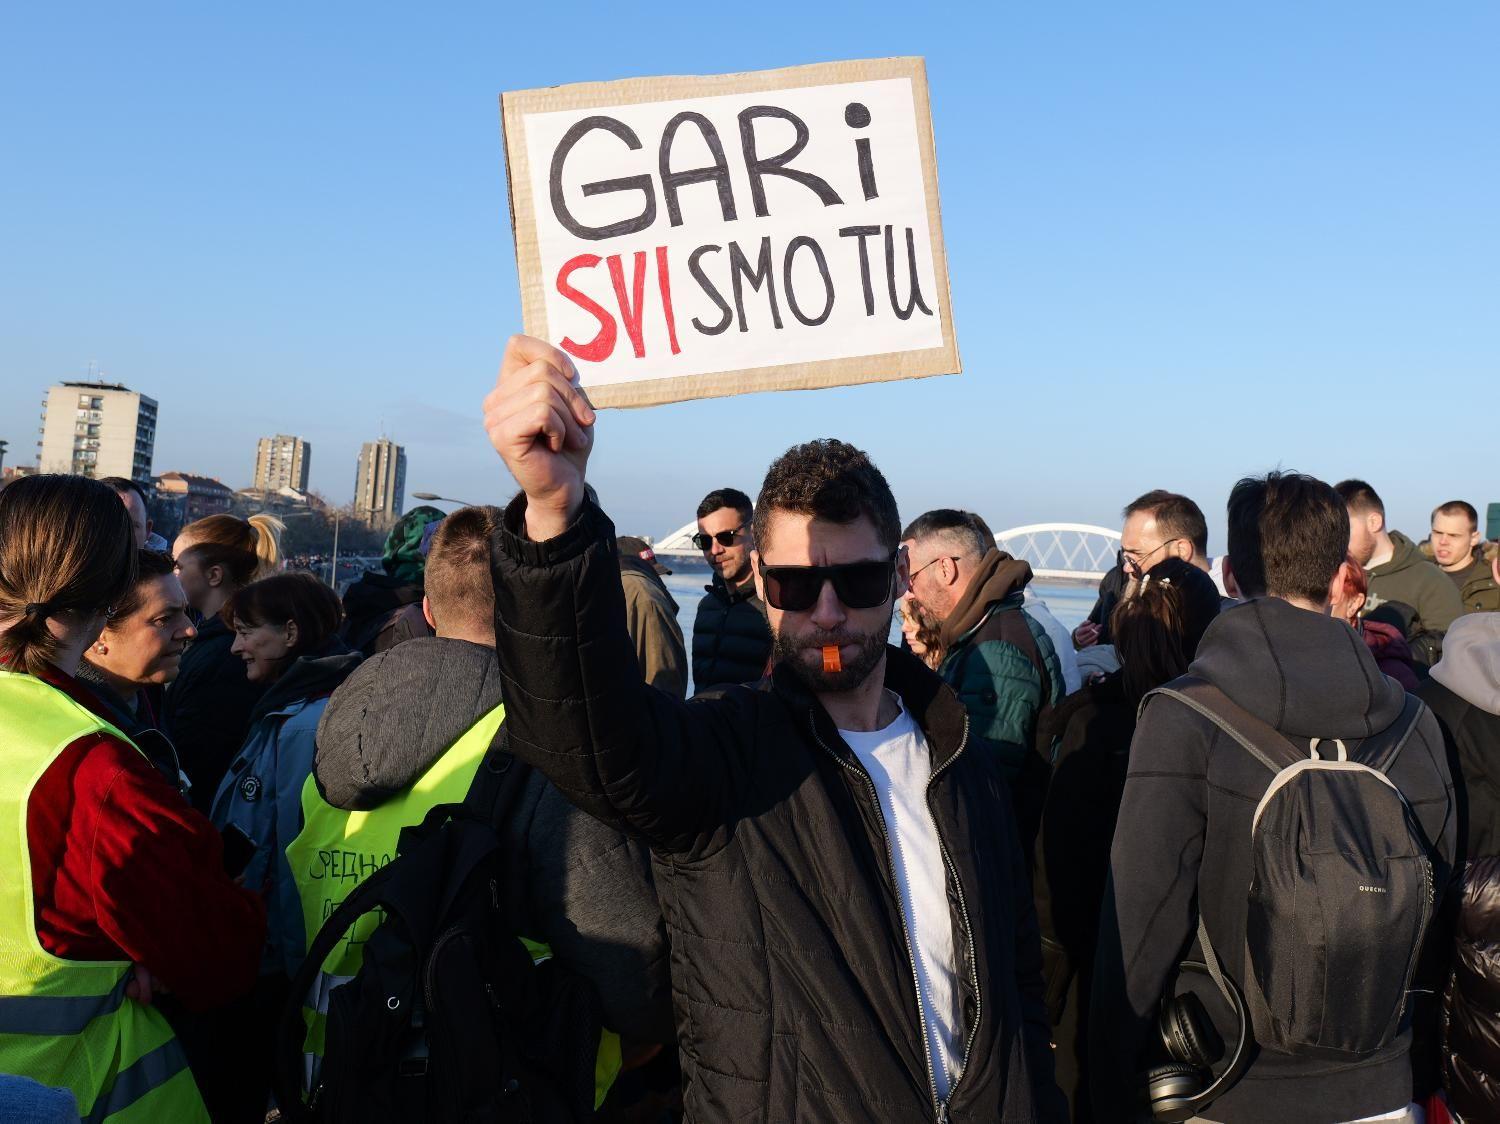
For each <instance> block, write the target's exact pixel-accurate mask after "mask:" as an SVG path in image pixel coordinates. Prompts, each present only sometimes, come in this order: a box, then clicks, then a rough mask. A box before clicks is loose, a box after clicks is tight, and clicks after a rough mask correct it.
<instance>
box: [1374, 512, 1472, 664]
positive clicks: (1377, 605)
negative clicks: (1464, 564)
mask: <svg viewBox="0 0 1500 1124" xmlns="http://www.w3.org/2000/svg"><path fill="white" fill-rule="evenodd" d="M1391 543H1392V545H1393V546H1394V547H1395V553H1393V554H1392V555H1391V557H1390V560H1389V561H1386V562H1382V563H1381V564H1380V565H1379V566H1375V567H1373V568H1372V569H1371V570H1370V571H1369V575H1370V593H1369V596H1368V598H1367V599H1366V601H1365V608H1364V612H1363V613H1362V614H1361V615H1363V616H1374V617H1375V618H1376V619H1377V620H1383V621H1385V622H1386V623H1388V624H1394V625H1396V626H1398V627H1399V628H1400V629H1401V631H1402V633H1403V634H1404V635H1405V637H1406V640H1407V643H1409V644H1410V645H1411V649H1412V656H1413V657H1414V659H1415V660H1416V662H1418V663H1420V664H1425V665H1426V666H1428V667H1431V666H1432V665H1433V664H1435V663H1436V662H1437V661H1438V657H1439V656H1441V655H1442V651H1443V633H1445V632H1447V631H1448V626H1449V625H1451V624H1452V623H1453V622H1454V620H1455V619H1456V618H1457V617H1458V616H1459V615H1460V614H1462V612H1463V602H1462V601H1461V600H1460V598H1459V595H1458V590H1457V589H1456V588H1455V587H1454V585H1453V582H1452V581H1450V580H1449V578H1448V575H1447V574H1445V573H1443V571H1442V570H1440V569H1438V567H1437V565H1436V564H1435V563H1432V562H1429V561H1427V559H1426V558H1424V557H1422V552H1421V551H1420V550H1418V549H1417V545H1416V544H1415V543H1414V542H1412V541H1411V539H1409V538H1407V537H1406V536H1405V535H1403V534H1402V533H1401V532H1400V531H1392V532H1391Z"/></svg>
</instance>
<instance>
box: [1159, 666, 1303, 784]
mask: <svg viewBox="0 0 1500 1124" xmlns="http://www.w3.org/2000/svg"><path fill="white" fill-rule="evenodd" d="M1153 695H1165V696H1167V697H1168V698H1172V699H1176V700H1177V701H1178V702H1180V703H1182V705H1183V706H1185V707H1187V708H1188V709H1190V710H1193V711H1196V712H1197V713H1199V714H1201V715H1203V717H1204V718H1207V719H1208V720H1209V721H1210V722H1212V723H1213V724H1214V725H1215V726H1217V727H1218V728H1219V729H1220V730H1223V731H1224V733H1226V734H1228V735H1229V736H1230V737H1231V738H1233V739H1234V740H1235V741H1236V742H1238V743H1239V744H1240V745H1241V746H1242V747H1244V749H1245V751H1246V752H1247V753H1249V754H1250V756H1251V757H1254V758H1255V759H1256V760H1257V761H1259V762H1260V763H1261V764H1262V765H1264V766H1265V767H1266V768H1267V769H1269V770H1270V771H1271V772H1273V773H1279V772H1281V770H1282V769H1284V768H1286V767H1287V766H1288V765H1295V764H1296V763H1297V762H1298V761H1303V760H1305V759H1306V758H1307V754H1306V753H1304V752H1302V751H1301V750H1299V749H1298V748H1297V747H1296V746H1295V745H1293V744H1292V743H1291V742H1290V741H1289V740H1288V739H1287V738H1286V737H1284V736H1283V735H1282V734H1280V733H1279V732H1277V730H1276V729H1275V727H1273V726H1272V725H1271V724H1270V723H1269V722H1265V721H1262V720H1261V719H1259V718H1257V717H1255V715H1253V714H1251V713H1250V712H1249V711H1248V710H1246V709H1245V708H1244V707H1242V706H1240V705H1239V704H1238V703H1236V702H1235V701H1234V700H1233V699H1231V698H1230V697H1229V696H1228V695H1226V694H1225V693H1224V692H1223V691H1221V690H1219V688H1217V687H1215V686H1214V685H1213V684H1212V683H1209V682H1207V681H1206V680H1203V679H1199V678H1198V677H1197V676H1194V675H1183V676H1180V677H1179V678H1177V679H1174V680H1172V682H1170V683H1168V684H1167V685H1166V686H1165V687H1158V688H1156V690H1154V691H1148V692H1147V693H1146V697H1145V698H1144V699H1142V700H1141V707H1142V709H1144V708H1145V705H1146V700H1147V699H1150V698H1151V697H1152V696H1153ZM1278 762H1280V763H1279V764H1278Z"/></svg>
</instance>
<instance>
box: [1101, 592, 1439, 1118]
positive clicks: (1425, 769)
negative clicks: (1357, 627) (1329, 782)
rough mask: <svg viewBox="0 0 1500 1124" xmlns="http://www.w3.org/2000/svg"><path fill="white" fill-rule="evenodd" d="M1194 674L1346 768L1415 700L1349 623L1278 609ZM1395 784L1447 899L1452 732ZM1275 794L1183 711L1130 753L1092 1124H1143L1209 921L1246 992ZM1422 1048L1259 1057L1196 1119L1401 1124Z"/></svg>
mask: <svg viewBox="0 0 1500 1124" xmlns="http://www.w3.org/2000/svg"><path fill="white" fill-rule="evenodd" d="M1189 673H1190V674H1192V675H1195V676H1197V677H1199V678H1201V679H1206V680H1207V681H1208V682H1210V683H1212V684H1213V685H1214V686H1216V687H1218V688H1219V689H1220V690H1222V691H1223V692H1224V693H1225V694H1226V695H1228V696H1229V697H1230V698H1231V699H1232V700H1233V701H1234V702H1235V703H1237V704H1238V705H1239V706H1241V707H1243V708H1244V709H1245V710H1247V711H1249V712H1250V713H1251V714H1253V715H1255V716H1256V717H1258V718H1260V719H1261V720H1262V721H1265V722H1268V723H1269V724H1270V725H1271V726H1273V727H1274V728H1275V729H1276V730H1278V731H1279V732H1280V733H1281V734H1283V735H1284V736H1286V737H1287V738H1290V739H1292V740H1293V741H1296V742H1299V743H1302V744H1306V743H1307V742H1308V740H1309V739H1311V738H1322V739H1331V738H1339V739H1342V740H1344V741H1346V742H1348V743H1349V748H1350V751H1351V752H1357V751H1358V743H1359V742H1360V741H1361V740H1362V739H1364V738H1366V737H1369V736H1370V735H1371V734H1376V733H1379V732H1380V731H1382V730H1385V729H1386V728H1388V727H1389V726H1390V725H1391V724H1392V723H1393V722H1395V721H1396V719H1397V717H1399V715H1400V714H1401V710H1402V705H1403V702H1404V699H1405V694H1404V692H1403V691H1402V689H1401V685H1400V684H1398V683H1397V682H1396V681H1395V680H1394V679H1389V678H1387V677H1386V676H1384V675H1382V674H1381V673H1380V669H1379V668H1378V667H1377V666H1376V664H1375V660H1374V657H1372V656H1371V655H1370V650H1369V648H1367V647H1366V646H1365V644H1364V641H1362V640H1361V639H1360V638H1359V636H1358V634H1357V633H1355V631H1354V630H1353V629H1351V628H1350V627H1349V626H1348V625H1346V624H1345V623H1344V622H1343V621H1339V620H1334V619H1333V618H1331V617H1329V616H1326V615H1324V614H1321V613H1315V612H1312V611H1310V610H1307V609H1300V608H1297V607H1296V606H1294V605H1291V604H1289V603H1288V602H1286V601H1282V600H1279V599H1277V598H1274V597H1263V598H1259V599H1256V600H1251V601H1246V602H1243V603H1242V604H1240V605H1237V606H1235V607H1234V608H1232V609H1228V610H1226V611H1224V612H1222V613H1220V614H1219V616H1218V618H1217V619H1216V620H1215V621H1214V623H1213V624H1211V625H1210V626H1209V627H1208V631H1207V632H1205V633H1204V635H1203V641H1202V643H1201V644H1200V645H1199V647H1198V655H1197V658H1196V659H1195V660H1194V661H1193V664H1192V666H1191V668H1190V669H1189ZM1388 775H1389V776H1390V779H1391V780H1392V781H1393V782H1394V783H1395V784H1396V786H1397V787H1398V788H1399V789H1400V790H1401V792H1402V794H1403V795H1404V796H1405V798H1406V800H1407V803H1408V804H1409V805H1410V806H1411V809H1412V812H1413V813H1414V814H1415V816H1416V818H1417V820H1418V821H1419V822H1420V824H1421V826H1422V828H1423V830H1424V832H1425V833H1426V835H1427V838H1428V839H1429V840H1430V841H1431V843H1432V845H1433V849H1434V852H1435V853H1434V855H1433V858H1434V860H1435V862H1434V865H1435V866H1436V867H1437V870H1436V871H1435V873H1436V875H1437V878H1438V886H1439V887H1444V886H1446V884H1447V882H1448V879H1449V878H1450V877H1451V871H1452V865H1453V861H1454V855H1455V844H1456V826H1457V825H1456V809H1455V804H1454V799H1453V780H1452V777H1451V775H1450V772H1449V768H1448V758H1447V753H1446V752H1445V749H1444V746H1443V738H1442V732H1441V730H1440V729H1439V727H1438V723H1437V720H1436V719H1435V718H1434V717H1433V716H1432V715H1431V714H1430V713H1424V714H1422V716H1421V717H1420V719H1419V721H1418V724H1417V726H1416V728H1415V729H1414V730H1413V732H1412V736H1411V737H1410V739H1409V740H1408V741H1407V743H1406V747H1405V748H1404V749H1403V750H1402V751H1401V754H1400V756H1399V757H1397V759H1396V761H1395V762H1394V763H1393V764H1392V765H1391V767H1390V771H1389V774H1388ZM1270 781H1271V773H1270V772H1269V771H1268V770H1267V769H1266V768H1265V767H1264V766H1263V765H1261V764H1260V763H1259V762H1257V761H1256V760H1255V759H1254V758H1252V757H1251V756H1250V755H1249V754H1248V753H1246V752H1245V751H1244V750H1243V749H1242V748H1240V747H1239V746H1238V745H1237V744H1236V743H1235V742H1234V741H1233V740H1232V739H1231V738H1230V737H1229V736H1228V735H1227V734H1224V733H1223V732H1222V731H1221V730H1219V729H1218V727H1217V726H1215V725H1213V723H1212V722H1210V721H1209V720H1208V719H1206V718H1203V717H1201V716H1200V715H1198V714H1196V713H1195V712H1193V711H1192V710H1189V709H1188V708H1187V707H1185V706H1183V705H1181V704H1180V703H1177V702H1175V701H1174V700H1171V699H1163V698H1153V699H1151V700H1150V701H1149V702H1148V703H1147V704H1146V707H1145V709H1144V710H1143V712H1142V714H1141V718H1140V721H1139V723H1138V724H1137V725H1136V730H1135V737H1134V740H1133V741H1132V742H1131V745H1130V764H1129V771H1128V774H1127V776H1126V780H1125V791H1124V796H1123V798H1122V800H1121V803H1120V814H1119V820H1118V823H1117V826H1116V828H1115V837H1114V846H1113V849H1112V851H1111V853H1110V880H1109V883H1108V886H1107V888H1106V891H1105V900H1104V903H1103V915H1102V917H1101V920H1100V924H1099V948H1098V954H1097V959H1096V962H1095V965H1094V984H1093V1009H1092V1013H1091V1016H1090V1029H1091V1046H1090V1059H1091V1066H1092V1077H1093V1085H1094V1090H1093V1091H1094V1108H1095V1119H1096V1120H1100V1121H1116V1120H1118V1121H1130V1120H1135V1119H1136V1118H1137V1110H1136V1105H1137V1103H1138V1102H1137V1097H1138V1096H1139V1094H1140V1093H1141V1092H1142V1091H1143V1089H1144V1081H1143V1080H1142V1074H1143V1073H1144V1072H1145V1071H1146V1070H1147V1069H1149V1068H1150V1067H1152V1066H1153V1065H1160V1064H1161V1063H1162V1062H1163V1061H1165V1060H1167V1059H1166V1058H1165V1057H1164V1056H1162V1055H1161V1051H1160V1047H1159V1046H1158V1045H1157V1041H1156V1040H1157V1038H1158V1036H1157V1033H1156V1020H1157V1012H1158V1008H1159V1005H1160V1002H1161V998H1162V994H1163V991H1164V989H1165V987H1166V984H1167V982H1168V980H1169V978H1170V977H1171V976H1172V975H1173V973H1174V970H1175V968H1176V966H1177V964H1178V962H1179V961H1180V960H1183V959H1185V958H1190V959H1201V957H1200V956H1198V955H1197V950H1196V949H1195V948H1194V947H1193V946H1194V945H1195V943H1196V942H1195V940H1194V935H1195V931H1196V929H1197V925H1198V917H1199V915H1200V913H1201V915H1202V918H1203V921H1204V924H1205V926H1206V927H1207V930H1208V934H1209V937H1210V939H1211V940H1212V941H1213V944H1214V946H1215V949H1216V951H1217V952H1218V954H1219V956H1220V959H1221V962H1222V964H1223V968H1224V971H1225V973H1226V974H1227V975H1228V976H1229V977H1230V978H1231V979H1234V980H1236V981H1243V980H1244V978H1245V970H1246V964H1245V943H1246V932H1247V921H1246V915H1247V902H1248V895H1249V889H1250V878H1251V848H1250V826H1251V822H1252V820H1253V817H1254V813H1255V806H1256V803H1257V802H1258V801H1259V800H1260V798H1261V796H1262V795H1263V794H1264V793H1265V790H1266V787H1267V785H1268V784H1269V783H1270ZM1190 952H1192V953H1193V955H1192V956H1190V957H1189V956H1188V954H1189V953H1190ZM1205 982H1206V981H1205ZM1185 986H1188V987H1189V988H1190V989H1191V990H1193V991H1194V992H1196V993H1197V994H1198V995H1199V997H1200V998H1201V999H1203V1001H1204V1003H1205V1005H1206V1006H1207V1007H1208V1010H1209V1012H1210V1014H1211V1016H1212V1017H1213V1018H1214V1021H1215V1023H1216V1024H1217V1025H1218V1028H1219V1031H1220V1034H1221V1036H1222V1037H1223V1038H1224V1039H1225V1041H1226V1043H1227V1044H1228V1045H1229V1046H1231V1047H1232V1046H1233V1043H1234V1041H1235V1036H1236V1031H1237V1026H1236V1024H1235V1023H1234V1022H1233V1020H1232V1019H1231V1018H1230V1017H1228V1015H1227V1012H1226V1011H1225V1005H1224V1004H1222V1003H1221V1002H1220V1001H1219V999H1218V996H1217V994H1213V992H1214V989H1213V985H1212V984H1207V986H1206V987H1204V988H1200V987H1198V986H1197V981H1196V979H1194V980H1193V981H1191V982H1190V983H1187V984H1185ZM1410 1047H1411V1029H1410V1027H1409V1026H1408V1027H1405V1028H1403V1029H1402V1031H1401V1033H1399V1034H1398V1035H1397V1036H1396V1038H1395V1040H1394V1041H1393V1042H1391V1043H1390V1045H1389V1046H1387V1047H1386V1048H1385V1049H1384V1050H1381V1051H1380V1052H1378V1053H1376V1054H1374V1055H1372V1056H1371V1057H1368V1058H1364V1059H1361V1060H1360V1061H1358V1062H1352V1063H1344V1062H1328V1061H1321V1060H1316V1059H1311V1058H1307V1057H1305V1056H1300V1055H1293V1054H1286V1053H1280V1052H1278V1051H1275V1050H1272V1049H1269V1048H1257V1050H1256V1052H1255V1054H1254V1056H1253V1058H1252V1060H1251V1063H1250V1066H1249V1068H1248V1070H1247V1071H1246V1072H1245V1075H1244V1076H1243V1077H1242V1078H1241V1079H1240V1080H1239V1082H1238V1083H1236V1084H1235V1085H1234V1086H1233V1087H1232V1088H1230V1089H1229V1090H1228V1091H1227V1092H1225V1093H1224V1095H1223V1096H1222V1097H1220V1098H1219V1099H1218V1100H1216V1101H1214V1103H1213V1104H1212V1105H1210V1106H1209V1107H1208V1108H1206V1109H1204V1110H1202V1112H1201V1115H1202V1116H1204V1117H1205V1118H1207V1119H1210V1120H1215V1121H1221V1122H1222V1124H1260V1122H1262V1121H1268V1120H1277V1121H1279V1120H1291V1119H1295V1120H1296V1121H1298V1124H1332V1122H1334V1121H1343V1120H1358V1119H1361V1118H1363V1117H1366V1116H1376V1115H1379V1114H1381V1113H1386V1112H1392V1111H1395V1110H1396V1109H1400V1108H1403V1107H1405V1106H1406V1104H1407V1102H1408V1101H1410V1100H1411V1096H1412V1070H1411V1061H1410ZM1221 1068H1222V1067H1221Z"/></svg>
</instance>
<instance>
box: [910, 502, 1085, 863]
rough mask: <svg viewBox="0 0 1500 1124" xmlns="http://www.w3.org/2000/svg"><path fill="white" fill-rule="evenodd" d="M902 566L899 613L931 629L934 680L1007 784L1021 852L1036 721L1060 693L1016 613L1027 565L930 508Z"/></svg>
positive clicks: (1031, 832)
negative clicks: (904, 584) (906, 586)
mask: <svg viewBox="0 0 1500 1124" xmlns="http://www.w3.org/2000/svg"><path fill="white" fill-rule="evenodd" d="M901 538H902V542H903V545H904V546H905V547H906V550H907V558H908V561H909V563H910V565H911V588H910V590H909V592H908V593H907V596H906V611H908V612H914V613H916V615H917V619H918V620H919V621H921V622H922V623H924V624H926V625H928V626H929V627H931V626H932V625H936V626H937V629H938V638H939V640H938V642H939V646H940V647H941V649H942V652H943V657H942V663H941V664H940V665H939V666H938V674H939V675H941V676H942V677H943V678H944V679H945V680H946V681H947V682H948V684H949V686H951V687H952V688H953V689H954V690H955V691H957V692H958V697H959V698H960V699H961V700H963V704H964V706H965V707H967V708H968V711H969V719H970V723H971V726H970V733H971V736H973V737H975V738H977V739H978V740H979V742H980V744H982V745H983V746H984V748H985V750H986V751H987V752H988V753H990V754H991V755H993V756H994V757H995V759H996V760H997V761H998V762H999V764H1000V768H1001V771H1002V773H1003V775H1004V776H1005V778H1006V780H1007V781H1009V782H1010V786H1011V797H1012V799H1013V800H1014V802H1015V809H1016V818H1017V821H1018V822H1019V824H1020V825H1021V846H1022V847H1023V848H1024V849H1025V850H1026V851H1027V853H1028V854H1029V853H1030V849H1031V844H1032V843H1033V841H1034V840H1035V838H1036V832H1037V828H1038V827H1039V826H1040V824H1041V816H1042V801H1043V800H1044V799H1045V797H1046V794H1047V778H1048V776H1049V774H1050V771H1051V764H1050V763H1051V749H1050V746H1038V745H1037V742H1036V735H1037V725H1038V718H1039V717H1040V715H1041V713H1042V711H1044V710H1045V709H1047V708H1048V707H1051V706H1053V705H1055V704H1056V703H1057V702H1058V701H1059V700H1061V698H1062V697H1063V694H1064V689H1063V682H1064V681H1063V670H1062V664H1061V662H1060V661H1059V660H1058V657H1057V652H1056V651H1055V649H1054V648H1053V645H1052V639H1051V638H1050V637H1049V636H1048V635H1047V630H1046V629H1045V628H1043V627H1042V625H1041V623H1040V622H1039V621H1037V620H1036V619H1035V618H1034V617H1032V615H1031V614H1030V613H1029V612H1027V611H1026V609H1025V608H1024V607H1023V606H1024V604H1025V600H1026V594H1025V590H1026V586H1027V585H1028V584H1029V583H1030V581H1031V567H1030V566H1029V565H1028V564H1027V563H1025V562H1022V561H1020V560H1019V559H1016V558H1012V557H1011V556H1010V555H1009V554H1006V553H1005V552H1004V551H1002V550H1000V549H999V548H998V547H996V546H995V542H994V540H993V539H991V538H989V537H988V536H986V535H985V534H984V533H983V532H982V531H981V530H980V529H979V527H978V525H977V524H976V523H975V521H974V517H973V516H971V515H969V514H968V513H967V512H963V511H954V510H952V509H950V508H939V509H937V510H936V511H929V512H927V513H926V514H925V515H921V516H919V517H918V518H916V519H915V520H913V521H912V523H911V525H910V526H909V527H907V528H906V530H905V531H903V532H902V534H901Z"/></svg>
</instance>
